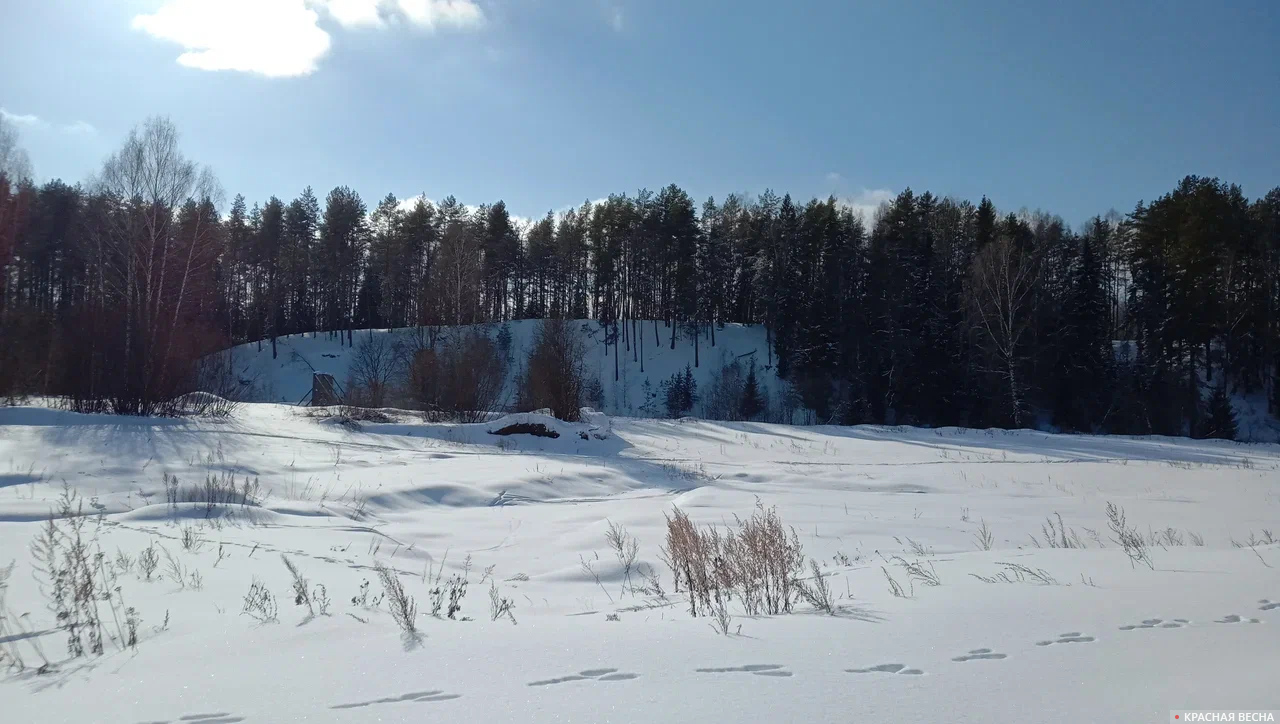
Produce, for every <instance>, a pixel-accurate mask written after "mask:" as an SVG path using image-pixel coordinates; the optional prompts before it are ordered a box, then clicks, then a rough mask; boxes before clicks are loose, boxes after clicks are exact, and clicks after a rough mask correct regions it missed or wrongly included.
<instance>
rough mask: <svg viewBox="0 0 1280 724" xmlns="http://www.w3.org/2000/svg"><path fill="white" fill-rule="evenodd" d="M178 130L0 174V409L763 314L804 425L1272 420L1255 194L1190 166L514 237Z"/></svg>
mask: <svg viewBox="0 0 1280 724" xmlns="http://www.w3.org/2000/svg"><path fill="white" fill-rule="evenodd" d="M177 142H178V136H177V132H176V130H175V129H174V127H173V126H172V124H170V123H169V122H168V121H166V120H163V119H153V120H151V121H148V122H147V123H146V124H144V125H143V126H141V127H140V128H139V129H138V130H137V131H135V132H134V133H133V134H132V135H131V136H130V137H129V139H127V141H126V142H125V144H124V145H123V146H122V148H121V150H120V151H119V152H118V153H117V154H115V155H114V156H113V157H112V158H111V159H109V160H108V161H107V162H106V163H105V164H104V167H103V170H102V172H101V173H100V174H99V176H98V177H97V178H95V179H93V180H92V181H91V182H88V183H86V184H83V185H78V186H69V185H67V184H65V183H63V182H61V181H56V180H55V181H50V182H48V183H45V184H43V185H41V186H35V185H33V184H32V183H31V182H30V181H29V180H27V179H28V178H29V175H30V172H29V171H25V172H24V171H21V170H15V169H5V168H2V167H0V334H3V339H4V341H5V344H4V347H5V351H4V352H3V353H2V354H0V393H9V394H15V393H44V394H51V395H59V396H63V397H65V398H67V399H70V400H72V401H73V405H74V407H75V408H76V409H86V410H109V411H114V412H120V413H139V414H150V413H156V412H164V411H165V408H164V404H165V401H166V400H169V399H172V398H173V397H174V396H175V395H178V394H180V393H182V392H184V391H187V390H190V389H194V388H195V387H198V386H199V385H200V384H201V380H200V374H201V371H200V369H199V365H198V364H196V361H197V360H199V359H200V358H201V357H202V356H203V355H206V354H207V353H209V352H211V351H214V350H216V349H219V348H222V347H225V346H227V345H231V344H237V343H244V342H256V343H258V344H260V345H274V343H275V340H276V339H277V338H279V337H281V336H284V335H291V334H299V333H322V334H328V335H331V336H334V337H344V338H345V341H346V343H347V344H353V330H356V329H362V328H375V327H376V328H383V327H411V326H426V327H432V328H436V327H443V326H447V325H465V324H476V323H487V322H500V321H505V320H511V319H528V318H543V319H548V318H549V319H595V320H597V321H599V322H600V323H602V324H603V325H605V326H606V328H607V329H608V330H609V333H608V335H607V344H608V347H609V349H610V353H611V354H612V355H613V356H614V358H615V365H616V364H617V360H619V359H620V358H621V357H622V356H624V355H629V356H631V357H632V359H633V360H635V361H640V360H641V359H642V355H643V351H644V347H645V346H646V345H664V346H667V347H669V348H674V347H675V346H676V345H679V344H685V345H689V346H691V347H692V351H693V359H694V364H695V365H698V364H700V363H701V355H702V347H704V346H714V345H715V344H716V339H715V336H716V331H717V329H718V328H720V327H722V326H723V325H724V324H726V323H741V324H760V325H763V326H764V327H765V329H766V330H767V334H768V340H769V345H768V346H769V349H768V350H767V360H766V361H767V368H768V369H773V370H775V371H776V372H777V373H778V374H779V375H780V376H782V377H783V378H784V379H786V380H787V381H789V382H790V384H791V387H792V389H793V391H794V395H795V397H796V398H797V401H798V402H800V403H801V404H803V405H804V407H806V408H808V409H809V410H811V411H812V413H813V415H812V419H813V420H815V421H818V422H824V423H825V422H832V423H845V424H854V423H872V422H874V423H891V424H913V425H966V426H977V427H985V426H1002V427H1016V426H1041V427H1043V426H1053V427H1055V428H1057V429H1062V430H1070V431H1089V432H1124V433H1163V434H1191V435H1195V436H1218V437H1231V436H1233V435H1235V433H1236V431H1235V429H1234V428H1235V423H1234V418H1233V415H1232V411H1231V405H1230V400H1231V397H1232V396H1233V395H1255V396H1256V397H1257V399H1260V400H1264V401H1265V403H1264V404H1265V405H1267V406H1268V408H1269V410H1270V411H1271V412H1272V413H1275V412H1276V411H1277V410H1278V409H1280V391H1278V389H1277V374H1278V370H1280V189H1276V190H1273V191H1271V192H1270V193H1268V194H1267V195H1266V196H1265V197H1263V198H1260V199H1256V200H1254V201H1250V200H1248V199H1246V198H1245V197H1244V195H1243V193H1242V192H1241V189H1240V188H1239V187H1238V186H1234V185H1230V184H1227V183H1224V182H1221V181H1219V180H1217V179H1206V178H1200V177H1196V176H1188V177H1187V178H1185V179H1183V180H1182V181H1181V182H1179V183H1178V184H1177V186H1176V188H1175V189H1174V190H1173V191H1171V192H1170V193H1168V194H1166V195H1164V196H1161V197H1160V198H1158V199H1155V200H1153V201H1151V202H1149V203H1139V204H1138V205H1137V206H1135V207H1134V209H1133V210H1132V211H1131V212H1130V213H1129V214H1127V215H1125V216H1120V215H1118V214H1115V213H1111V214H1108V215H1107V216H1105V217H1098V218H1094V219H1092V220H1090V221H1089V222H1088V223H1086V224H1084V225H1083V227H1082V228H1080V229H1078V230H1073V229H1072V228H1070V226H1069V225H1068V224H1066V223H1065V222H1064V221H1063V220H1062V219H1061V218H1058V217H1056V216H1052V215H1049V214H1046V213H1042V212H1034V213H1027V212H1023V213H1018V214H1008V213H1000V212H997V210H996V208H995V206H994V205H993V204H992V203H991V202H990V201H989V200H988V199H986V198H983V199H981V200H980V202H979V203H977V204H973V203H970V202H968V201H963V200H956V199H952V198H940V197H937V196H934V195H932V194H930V193H927V192H926V193H920V194H917V193H915V192H913V191H911V190H906V191H903V192H902V193H900V194H898V196H897V197H896V198H895V199H893V200H892V201H891V202H889V203H887V204H885V205H883V206H882V207H881V208H880V209H879V210H878V211H877V212H876V213H875V214H874V218H872V219H864V218H862V217H860V216H859V215H857V214H855V212H854V211H853V210H851V209H850V208H849V207H848V206H846V205H843V204H841V203H840V202H839V201H838V200H837V199H834V198H828V199H813V200H810V201H808V202H804V203H799V202H797V201H795V200H793V199H792V198H791V197H790V196H781V197H779V196H777V195H775V194H774V193H772V192H768V191H766V192H765V193H763V194H760V195H759V196H757V197H754V198H747V197H743V196H738V195H729V196H727V197H725V198H723V199H722V200H720V201H717V200H716V199H708V200H707V201H705V202H704V203H702V204H701V205H698V204H696V203H695V202H694V200H693V199H692V198H690V196H689V195H688V194H687V193H686V192H684V191H683V190H681V189H680V188H679V187H677V186H675V185H672V186H668V187H666V188H663V189H661V190H659V191H657V192H656V193H655V192H650V191H645V190H642V191H640V192H638V193H636V194H634V195H622V194H620V195H613V196H610V197H609V198H608V199H605V200H602V201H599V202H596V203H584V204H583V205H582V206H581V207H579V208H575V209H571V210H568V211H563V212H559V213H550V212H549V213H548V214H547V215H546V216H545V217H542V218H540V219H537V220H535V221H532V222H530V223H519V222H517V221H514V220H513V219H512V217H511V215H510V214H509V213H508V211H507V208H506V206H505V204H503V203H502V202H501V201H499V202H496V203H493V204H488V205H484V206H480V207H478V208H472V207H467V206H464V205H463V204H461V203H459V202H458V201H457V200H456V199H454V198H453V197H448V198H445V199H444V200H442V201H440V202H438V203H433V202H431V201H428V200H426V199H424V198H419V199H414V200H411V201H408V202H404V201H401V200H400V199H397V198H396V197H394V196H391V195H388V196H386V197H385V198H383V199H382V200H381V201H379V202H378V203H377V204H376V205H375V206H374V207H373V208H372V209H369V208H368V207H367V206H366V204H365V202H364V201H363V200H362V199H361V197H360V196H359V194H357V193H356V192H355V191H353V190H352V189H349V188H346V187H339V188H335V189H333V190H332V191H330V192H329V193H328V194H327V195H325V196H324V198H323V199H321V198H320V197H319V196H317V194H316V193H315V192H313V191H312V190H311V189H310V188H307V189H304V190H303V191H302V192H301V193H300V194H299V195H298V196H297V198H294V199H292V200H289V201H287V202H286V201H284V200H281V199H279V198H276V197H272V198H270V199H266V200H264V201H260V202H256V203H252V204H250V203H249V202H248V201H246V200H245V199H244V198H243V197H241V196H236V197H235V198H234V199H233V200H232V201H231V202H230V204H229V205H227V207H226V208H225V209H219V208H218V205H217V203H216V202H217V201H218V200H219V194H218V192H217V188H216V184H215V183H214V182H213V180H212V178H211V177H210V176H209V175H208V174H207V172H202V171H201V170H200V169H199V168H198V167H197V166H196V165H195V164H193V163H191V162H190V161H188V160H187V159H186V158H185V157H183V156H182V154H181V152H180V151H179V149H178V145H177ZM646 338H647V339H646ZM753 374H754V371H753ZM753 379H754V378H753ZM421 383H422V384H428V382H426V381H422V382H421Z"/></svg>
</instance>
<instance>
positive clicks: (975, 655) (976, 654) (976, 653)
mask: <svg viewBox="0 0 1280 724" xmlns="http://www.w3.org/2000/svg"><path fill="white" fill-rule="evenodd" d="M1007 658H1009V656H1008V654H997V653H994V652H992V650H991V649H972V650H970V651H969V653H967V654H965V655H964V656H957V657H955V658H953V659H951V660H952V661H962V662H963V661H978V660H983V659H1007Z"/></svg>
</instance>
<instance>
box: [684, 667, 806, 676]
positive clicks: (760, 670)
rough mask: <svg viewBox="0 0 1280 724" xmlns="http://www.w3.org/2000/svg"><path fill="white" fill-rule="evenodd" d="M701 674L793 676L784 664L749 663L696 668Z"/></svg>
mask: <svg viewBox="0 0 1280 724" xmlns="http://www.w3.org/2000/svg"><path fill="white" fill-rule="evenodd" d="M696 671H697V672H698V673H700V674H755V675H756V676H777V677H787V676H791V675H792V674H791V672H790V671H787V667H785V666H783V665H782V664H747V665H745V666H723V667H716V668H706V669H696Z"/></svg>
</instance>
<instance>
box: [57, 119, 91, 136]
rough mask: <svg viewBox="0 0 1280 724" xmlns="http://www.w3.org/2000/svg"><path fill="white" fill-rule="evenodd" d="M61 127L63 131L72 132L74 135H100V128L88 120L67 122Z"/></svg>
mask: <svg viewBox="0 0 1280 724" xmlns="http://www.w3.org/2000/svg"><path fill="white" fill-rule="evenodd" d="M61 129H62V131H63V132H65V133H70V134H71V135H73V136H96V135H98V129H97V128H94V126H93V124H92V123H89V122H88V121H76V122H75V123H66V124H63V125H62V126H61Z"/></svg>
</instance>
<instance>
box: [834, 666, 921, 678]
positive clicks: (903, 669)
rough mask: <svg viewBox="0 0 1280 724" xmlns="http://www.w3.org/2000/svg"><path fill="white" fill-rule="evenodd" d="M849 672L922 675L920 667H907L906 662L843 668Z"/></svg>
mask: <svg viewBox="0 0 1280 724" xmlns="http://www.w3.org/2000/svg"><path fill="white" fill-rule="evenodd" d="M845 671H847V672H848V673H850V674H904V675H906V676H922V675H923V674H924V671H922V670H921V669H911V668H908V667H907V665H906V664H880V665H879V666H872V667H869V668H866V669H845Z"/></svg>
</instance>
